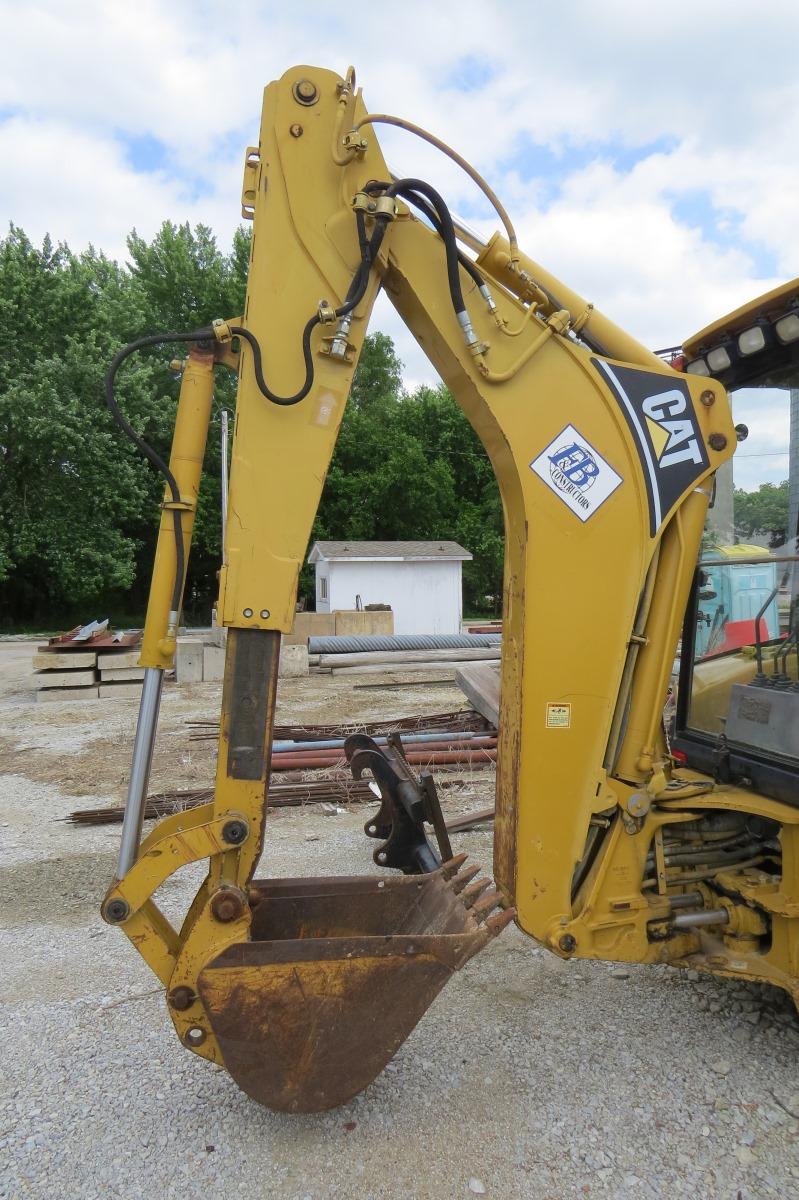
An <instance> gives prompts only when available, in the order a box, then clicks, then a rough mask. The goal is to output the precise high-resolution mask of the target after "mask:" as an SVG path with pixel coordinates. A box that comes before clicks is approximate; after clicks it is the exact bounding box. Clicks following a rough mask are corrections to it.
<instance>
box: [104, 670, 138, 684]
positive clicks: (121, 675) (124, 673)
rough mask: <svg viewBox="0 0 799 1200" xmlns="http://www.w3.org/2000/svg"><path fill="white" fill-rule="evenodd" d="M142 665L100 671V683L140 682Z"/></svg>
mask: <svg viewBox="0 0 799 1200" xmlns="http://www.w3.org/2000/svg"><path fill="white" fill-rule="evenodd" d="M143 679H144V667H122V668H120V669H119V670H113V671H101V672H100V682H101V683H141V681H142V680H143Z"/></svg>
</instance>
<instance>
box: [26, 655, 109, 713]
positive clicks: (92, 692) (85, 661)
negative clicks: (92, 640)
mask: <svg viewBox="0 0 799 1200" xmlns="http://www.w3.org/2000/svg"><path fill="white" fill-rule="evenodd" d="M33 672H34V674H33V686H34V687H35V688H36V692H37V699H38V700H96V699H97V695H98V686H97V685H98V680H97V651H96V650H88V649H84V648H78V647H76V648H75V649H74V650H73V649H59V650H54V649H51V648H50V647H49V646H39V647H38V648H37V650H36V651H35V653H34V655H33Z"/></svg>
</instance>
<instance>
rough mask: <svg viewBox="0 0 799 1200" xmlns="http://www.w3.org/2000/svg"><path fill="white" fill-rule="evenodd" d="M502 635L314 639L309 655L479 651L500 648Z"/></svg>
mask: <svg viewBox="0 0 799 1200" xmlns="http://www.w3.org/2000/svg"><path fill="white" fill-rule="evenodd" d="M501 641H502V635H501V634H499V633H396V634H392V635H390V636H389V635H388V634H385V635H383V636H377V635H375V636H372V637H311V638H308V653H309V654H362V653H371V652H373V651H380V650H479V649H482V648H485V647H487V646H498V645H499V644H500V642H501Z"/></svg>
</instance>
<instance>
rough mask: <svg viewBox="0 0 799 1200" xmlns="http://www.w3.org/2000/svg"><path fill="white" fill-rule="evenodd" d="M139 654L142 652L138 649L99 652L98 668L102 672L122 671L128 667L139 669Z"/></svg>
mask: <svg viewBox="0 0 799 1200" xmlns="http://www.w3.org/2000/svg"><path fill="white" fill-rule="evenodd" d="M139 654H140V651H139V650H138V649H137V650H98V651H97V666H98V667H99V668H100V670H101V671H112V670H113V671H121V670H126V669H127V668H128V667H138V665H139ZM143 669H144V668H142V670H143Z"/></svg>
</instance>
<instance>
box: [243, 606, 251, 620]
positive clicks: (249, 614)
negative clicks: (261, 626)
mask: <svg viewBox="0 0 799 1200" xmlns="http://www.w3.org/2000/svg"><path fill="white" fill-rule="evenodd" d="M244 616H245V617H247V618H249V617H251V616H252V609H251V608H245V609H244Z"/></svg>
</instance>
